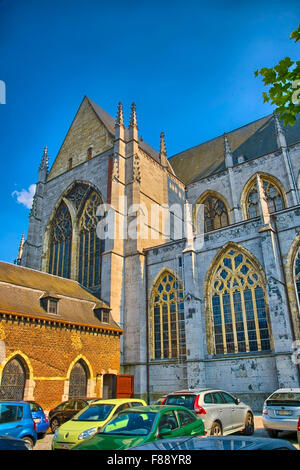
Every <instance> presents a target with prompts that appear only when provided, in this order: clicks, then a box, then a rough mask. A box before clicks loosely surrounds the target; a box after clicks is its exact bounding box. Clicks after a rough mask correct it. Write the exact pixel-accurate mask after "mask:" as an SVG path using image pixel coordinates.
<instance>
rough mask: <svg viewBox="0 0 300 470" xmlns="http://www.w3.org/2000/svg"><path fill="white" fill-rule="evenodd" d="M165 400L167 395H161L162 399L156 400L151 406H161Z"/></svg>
mask: <svg viewBox="0 0 300 470" xmlns="http://www.w3.org/2000/svg"><path fill="white" fill-rule="evenodd" d="M166 398H167V395H163V396H162V397H160V398H158V399H157V400H156V401H155V402H153V405H162V404H163V402H164V401H165V399H166Z"/></svg>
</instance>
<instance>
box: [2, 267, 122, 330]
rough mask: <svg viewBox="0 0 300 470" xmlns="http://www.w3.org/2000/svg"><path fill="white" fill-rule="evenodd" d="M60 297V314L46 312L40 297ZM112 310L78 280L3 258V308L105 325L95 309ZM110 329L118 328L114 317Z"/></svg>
mask: <svg viewBox="0 0 300 470" xmlns="http://www.w3.org/2000/svg"><path fill="white" fill-rule="evenodd" d="M48 296H49V297H54V298H56V299H59V307H58V309H59V310H58V312H59V314H58V315H57V316H56V315H53V314H47V312H46V311H45V309H44V308H43V305H42V303H41V299H43V298H45V297H48ZM95 308H96V309H97V308H104V309H110V307H109V305H107V304H106V303H105V302H103V301H102V300H100V299H98V298H97V297H95V296H94V295H92V294H91V293H90V292H88V291H87V290H85V289H84V288H83V287H82V286H81V285H80V284H79V283H78V282H76V281H73V280H71V279H65V278H62V277H59V276H54V275H52V274H47V273H44V272H41V271H36V270H34V269H30V268H25V267H23V266H16V265H14V264H10V263H4V262H2V261H0V310H1V311H8V312H14V313H21V314H22V313H23V314H26V315H35V316H40V317H47V318H51V319H53V318H54V316H55V317H56V318H57V319H58V320H65V321H67V322H70V323H72V322H74V323H79V324H89V325H94V326H101V325H104V324H103V323H102V322H100V321H99V319H98V318H97V317H96V315H95V312H94V309H95ZM105 325H106V326H107V327H108V328H116V329H119V328H120V327H119V325H117V323H115V322H114V321H113V320H112V319H111V321H110V322H109V324H105Z"/></svg>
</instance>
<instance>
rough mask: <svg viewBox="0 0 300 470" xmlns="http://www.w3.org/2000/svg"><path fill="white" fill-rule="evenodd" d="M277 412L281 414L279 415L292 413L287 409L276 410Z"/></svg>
mask: <svg viewBox="0 0 300 470" xmlns="http://www.w3.org/2000/svg"><path fill="white" fill-rule="evenodd" d="M277 414H278V415H281V416H290V415H291V414H292V412H291V411H289V410H278V411H277Z"/></svg>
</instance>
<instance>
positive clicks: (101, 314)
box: [94, 308, 109, 323]
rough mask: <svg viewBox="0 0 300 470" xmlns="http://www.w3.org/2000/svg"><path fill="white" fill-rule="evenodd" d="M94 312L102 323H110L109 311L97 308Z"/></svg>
mask: <svg viewBox="0 0 300 470" xmlns="http://www.w3.org/2000/svg"><path fill="white" fill-rule="evenodd" d="M94 312H95V316H96V317H97V318H98V320H100V321H101V322H102V323H109V310H105V309H103V308H95V309H94Z"/></svg>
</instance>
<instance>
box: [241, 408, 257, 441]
mask: <svg viewBox="0 0 300 470" xmlns="http://www.w3.org/2000/svg"><path fill="white" fill-rule="evenodd" d="M253 433H254V418H253V415H252V413H250V412H249V411H248V413H247V414H246V419H245V429H244V430H243V434H244V436H252V434H253Z"/></svg>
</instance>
